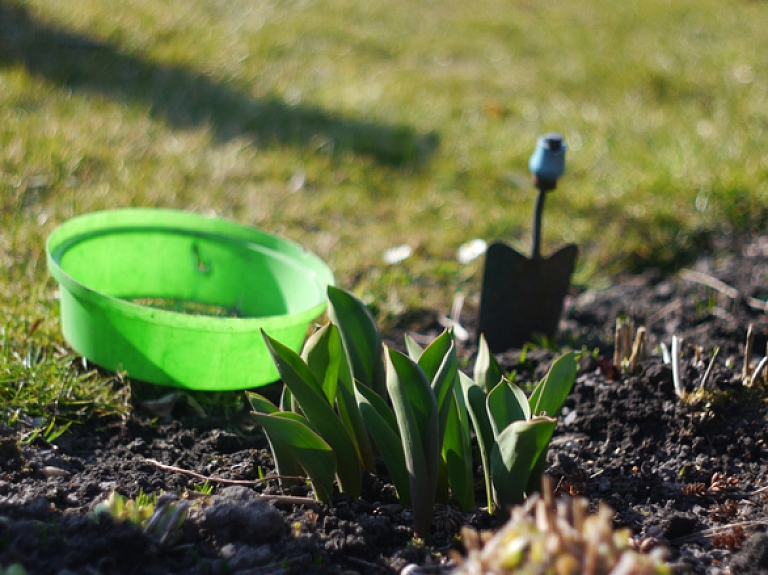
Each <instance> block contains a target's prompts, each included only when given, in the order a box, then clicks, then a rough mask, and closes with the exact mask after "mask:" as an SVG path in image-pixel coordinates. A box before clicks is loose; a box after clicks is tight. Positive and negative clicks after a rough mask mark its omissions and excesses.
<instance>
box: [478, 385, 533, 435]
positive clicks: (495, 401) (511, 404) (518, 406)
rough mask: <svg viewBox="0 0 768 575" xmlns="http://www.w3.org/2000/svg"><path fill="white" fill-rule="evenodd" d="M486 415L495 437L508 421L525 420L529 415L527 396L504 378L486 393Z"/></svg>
mask: <svg viewBox="0 0 768 575" xmlns="http://www.w3.org/2000/svg"><path fill="white" fill-rule="evenodd" d="M487 405H488V415H489V418H490V422H491V426H492V428H493V433H494V436H495V437H496V438H498V436H499V434H500V433H501V432H502V431H503V430H504V428H506V427H507V426H508V425H509V424H510V423H512V422H514V421H521V420H522V421H526V420H528V419H529V418H530V416H531V410H530V407H529V406H528V398H527V397H525V393H524V392H523V390H522V389H520V388H519V387H518V386H517V385H515V384H514V383H511V382H509V381H507V379H506V378H504V379H502V380H501V383H500V384H499V385H497V386H496V387H494V388H493V389H492V390H491V393H489V394H488V400H487Z"/></svg>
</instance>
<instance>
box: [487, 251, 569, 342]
mask: <svg viewBox="0 0 768 575" xmlns="http://www.w3.org/2000/svg"><path fill="white" fill-rule="evenodd" d="M578 251H579V250H578V248H577V247H576V246H575V245H573V244H571V245H567V246H565V247H563V248H561V249H560V250H559V251H557V252H555V253H554V254H552V255H551V256H550V257H548V258H539V259H529V258H527V257H525V256H523V255H522V254H519V253H518V252H516V251H515V250H513V249H512V248H511V247H509V246H508V245H506V244H503V243H500V242H496V243H494V244H491V246H490V247H489V248H488V251H487V252H486V256H485V272H484V274H483V287H482V292H481V297H480V314H479V320H478V333H482V334H485V339H486V341H487V342H488V347H489V349H490V350H491V351H492V352H493V353H501V352H504V351H507V350H509V349H512V348H521V347H522V346H523V345H525V344H526V343H527V342H530V341H533V337H534V335H535V334H543V335H546V336H547V337H548V338H554V337H555V334H556V333H557V326H558V323H559V322H560V315H561V313H562V311H563V299H564V298H565V296H566V295H567V294H568V289H569V288H570V284H571V274H573V270H574V269H575V267H576V256H577V255H578Z"/></svg>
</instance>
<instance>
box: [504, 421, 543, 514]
mask: <svg viewBox="0 0 768 575" xmlns="http://www.w3.org/2000/svg"><path fill="white" fill-rule="evenodd" d="M556 423H557V420H556V419H554V418H551V417H534V418H533V419H531V420H530V421H516V422H514V423H512V424H511V425H509V426H508V427H507V428H506V429H504V430H502V432H501V433H500V434H499V439H498V441H497V442H496V444H495V445H494V446H493V448H492V449H491V453H490V463H491V481H492V482H493V488H494V491H495V494H496V500H497V502H498V504H499V505H500V507H502V508H503V509H509V507H511V506H512V505H516V504H519V503H522V502H523V500H524V499H525V497H526V496H527V495H529V493H527V492H526V488H527V486H528V483H529V480H530V479H531V474H532V473H533V470H534V467H535V463H536V461H537V460H538V457H539V454H541V453H542V452H543V451H544V450H546V448H547V445H548V444H549V440H550V438H551V437H552V432H553V431H554V430H555V424H556Z"/></svg>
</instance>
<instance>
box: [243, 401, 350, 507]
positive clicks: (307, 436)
mask: <svg viewBox="0 0 768 575" xmlns="http://www.w3.org/2000/svg"><path fill="white" fill-rule="evenodd" d="M254 417H255V418H256V421H257V422H258V423H259V424H260V425H261V426H262V427H263V428H264V431H265V432H266V434H267V437H269V438H270V442H271V443H272V446H273V448H274V447H275V446H278V449H279V450H282V451H285V452H287V453H289V454H290V455H291V456H292V457H293V459H294V460H295V461H296V462H298V464H299V465H300V466H301V467H302V468H303V469H304V471H305V472H306V474H307V476H308V477H309V479H310V481H312V483H313V485H314V489H315V496H316V497H317V499H318V500H319V501H323V502H324V503H326V504H329V505H330V503H331V497H332V496H333V480H334V477H335V475H336V457H335V456H334V454H333V450H332V449H331V446H330V445H328V443H326V442H325V441H323V439H322V438H321V437H320V436H319V435H317V434H316V433H315V432H314V431H313V430H312V429H310V427H309V426H308V425H307V424H306V422H305V421H302V419H301V416H299V415H297V414H295V413H290V412H280V413H273V414H266V413H254ZM280 473H283V470H282V469H281V470H280Z"/></svg>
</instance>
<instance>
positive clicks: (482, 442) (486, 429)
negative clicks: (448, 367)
mask: <svg viewBox="0 0 768 575" xmlns="http://www.w3.org/2000/svg"><path fill="white" fill-rule="evenodd" d="M459 383H460V384H461V389H462V392H463V396H464V404H465V405H466V407H467V411H468V413H469V417H470V419H471V420H472V427H473V428H474V430H475V436H476V437H477V447H478V449H479V451H480V461H481V463H482V466H483V475H484V479H485V492H486V497H487V504H488V511H489V512H492V511H493V490H492V488H491V465H490V460H489V457H490V453H491V447H492V446H493V444H494V441H495V437H494V433H493V428H492V427H491V422H490V416H489V415H488V408H487V406H486V399H487V398H486V395H485V392H484V391H483V390H482V389H481V388H480V386H479V385H477V384H476V383H475V382H474V381H472V379H471V378H470V377H469V376H468V375H466V374H464V373H463V372H461V371H460V372H459Z"/></svg>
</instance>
